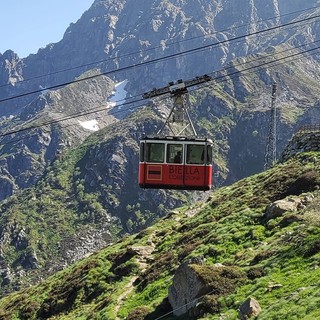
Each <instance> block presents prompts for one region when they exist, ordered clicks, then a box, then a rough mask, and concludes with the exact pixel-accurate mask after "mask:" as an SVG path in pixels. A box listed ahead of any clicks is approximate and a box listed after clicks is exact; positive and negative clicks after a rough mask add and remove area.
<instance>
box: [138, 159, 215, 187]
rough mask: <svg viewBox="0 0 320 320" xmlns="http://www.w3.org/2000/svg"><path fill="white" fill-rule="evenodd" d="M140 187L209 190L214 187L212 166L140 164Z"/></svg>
mask: <svg viewBox="0 0 320 320" xmlns="http://www.w3.org/2000/svg"><path fill="white" fill-rule="evenodd" d="M139 185H140V186H142V187H145V188H148V187H149V188H151V187H152V188H157V186H158V187H159V188H172V189H186V190H193V189H197V190H201V189H203V190H208V189H210V188H211V186H212V166H211V165H207V166H203V165H180V164H152V165H151V164H144V163H140V165H139Z"/></svg>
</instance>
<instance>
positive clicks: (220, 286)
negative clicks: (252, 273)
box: [168, 258, 245, 317]
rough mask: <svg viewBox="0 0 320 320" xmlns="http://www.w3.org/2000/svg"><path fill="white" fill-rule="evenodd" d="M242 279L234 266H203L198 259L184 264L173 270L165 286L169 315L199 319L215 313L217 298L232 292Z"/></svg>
mask: <svg viewBox="0 0 320 320" xmlns="http://www.w3.org/2000/svg"><path fill="white" fill-rule="evenodd" d="M194 263H196V264H194ZM244 278H245V276H244V274H242V273H241V272H239V270H238V269H237V268H234V267H229V266H228V267H227V266H223V265H221V264H217V265H214V266H209V265H205V264H204V263H203V260H202V259H201V258H193V259H191V260H190V261H186V262H185V263H183V264H182V265H181V266H180V267H179V268H178V269H177V271H176V273H175V275H174V277H173V284H172V285H171V286H170V287H169V294H168V299H169V302H170V304H171V307H172V309H173V314H174V315H176V316H181V315H185V314H188V315H189V316H192V317H199V316H200V315H203V314H204V313H208V312H209V313H210V312H215V311H217V308H218V302H217V301H218V298H219V297H220V296H223V295H227V294H230V293H232V292H233V291H234V290H235V289H236V287H237V285H238V284H239V283H241V282H242V280H243V279H244Z"/></svg>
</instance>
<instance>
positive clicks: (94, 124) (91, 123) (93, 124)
mask: <svg viewBox="0 0 320 320" xmlns="http://www.w3.org/2000/svg"><path fill="white" fill-rule="evenodd" d="M79 123H80V125H81V126H82V127H83V128H85V129H88V130H91V131H98V130H99V129H100V128H99V125H98V121H97V120H95V119H94V120H88V121H79Z"/></svg>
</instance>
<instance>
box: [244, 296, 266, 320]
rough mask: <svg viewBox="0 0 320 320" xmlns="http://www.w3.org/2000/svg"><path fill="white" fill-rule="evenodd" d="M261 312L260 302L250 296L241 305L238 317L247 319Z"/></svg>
mask: <svg viewBox="0 0 320 320" xmlns="http://www.w3.org/2000/svg"><path fill="white" fill-rule="evenodd" d="M260 312H261V307H260V305H259V302H258V301H257V300H255V299H254V298H248V299H247V300H246V301H245V302H244V303H243V304H242V305H241V307H240V309H239V314H238V317H239V319H240V320H247V319H249V318H251V317H256V316H258V315H259V313H260Z"/></svg>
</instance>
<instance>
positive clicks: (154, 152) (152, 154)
mask: <svg viewBox="0 0 320 320" xmlns="http://www.w3.org/2000/svg"><path fill="white" fill-rule="evenodd" d="M147 162H155V163H163V162H164V143H147Z"/></svg>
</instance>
